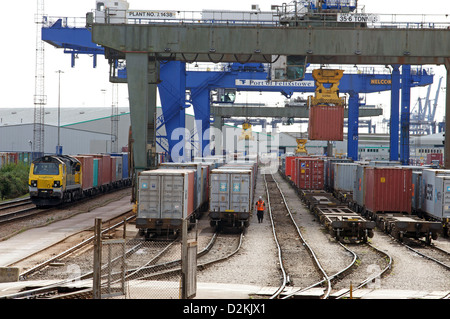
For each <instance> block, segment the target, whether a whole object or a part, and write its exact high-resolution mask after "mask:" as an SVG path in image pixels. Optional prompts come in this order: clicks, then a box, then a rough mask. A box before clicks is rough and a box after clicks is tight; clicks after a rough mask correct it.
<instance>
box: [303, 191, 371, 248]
mask: <svg viewBox="0 0 450 319" xmlns="http://www.w3.org/2000/svg"><path fill="white" fill-rule="evenodd" d="M300 198H301V199H302V201H303V202H305V204H306V205H307V206H308V208H309V209H310V210H311V212H312V213H313V214H314V215H315V216H316V217H317V218H318V219H319V221H320V223H321V224H322V225H324V226H325V228H326V229H327V230H328V232H329V234H330V235H331V236H333V237H334V238H336V240H338V241H344V240H345V239H346V238H347V239H348V240H350V241H359V242H367V240H368V238H372V237H373V235H374V233H373V230H374V228H375V222H373V221H369V220H366V219H365V218H363V217H362V216H361V215H359V214H357V213H356V212H354V211H353V210H351V209H350V208H349V207H348V206H347V205H346V204H345V203H343V202H341V201H340V200H338V199H337V198H336V197H334V196H333V194H332V193H329V192H325V191H318V190H300Z"/></svg>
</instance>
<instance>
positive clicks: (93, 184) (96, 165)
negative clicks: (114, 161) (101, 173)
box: [92, 158, 98, 187]
mask: <svg viewBox="0 0 450 319" xmlns="http://www.w3.org/2000/svg"><path fill="white" fill-rule="evenodd" d="M92 176H94V181H93V183H92V186H93V187H97V186H98V158H94V173H93V174H92Z"/></svg>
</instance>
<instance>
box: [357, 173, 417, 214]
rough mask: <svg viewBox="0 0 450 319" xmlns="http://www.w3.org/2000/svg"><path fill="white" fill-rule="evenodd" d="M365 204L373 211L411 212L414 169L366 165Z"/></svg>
mask: <svg viewBox="0 0 450 319" xmlns="http://www.w3.org/2000/svg"><path fill="white" fill-rule="evenodd" d="M364 188H365V202H364V203H365V206H366V208H367V209H368V210H369V211H371V212H373V213H376V212H405V213H408V214H411V194H412V170H411V169H408V168H400V167H366V169H365V171H364Z"/></svg>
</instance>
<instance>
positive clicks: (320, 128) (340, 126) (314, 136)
mask: <svg viewBox="0 0 450 319" xmlns="http://www.w3.org/2000/svg"><path fill="white" fill-rule="evenodd" d="M308 139H309V140H318V141H343V140H344V106H328V105H317V106H312V107H310V108H309V125H308Z"/></svg>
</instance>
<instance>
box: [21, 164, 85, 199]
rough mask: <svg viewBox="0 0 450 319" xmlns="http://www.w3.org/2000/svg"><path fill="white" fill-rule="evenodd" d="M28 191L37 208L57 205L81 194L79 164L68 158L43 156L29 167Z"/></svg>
mask: <svg viewBox="0 0 450 319" xmlns="http://www.w3.org/2000/svg"><path fill="white" fill-rule="evenodd" d="M29 190H30V198H31V201H32V202H33V203H34V204H35V205H37V206H52V205H58V204H60V203H62V202H65V201H70V200H71V199H72V198H73V197H74V196H78V195H80V194H81V164H80V162H79V161H77V160H76V159H73V158H71V157H69V156H44V157H41V158H38V159H36V160H34V161H33V162H32V163H31V167H30V176H29Z"/></svg>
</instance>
